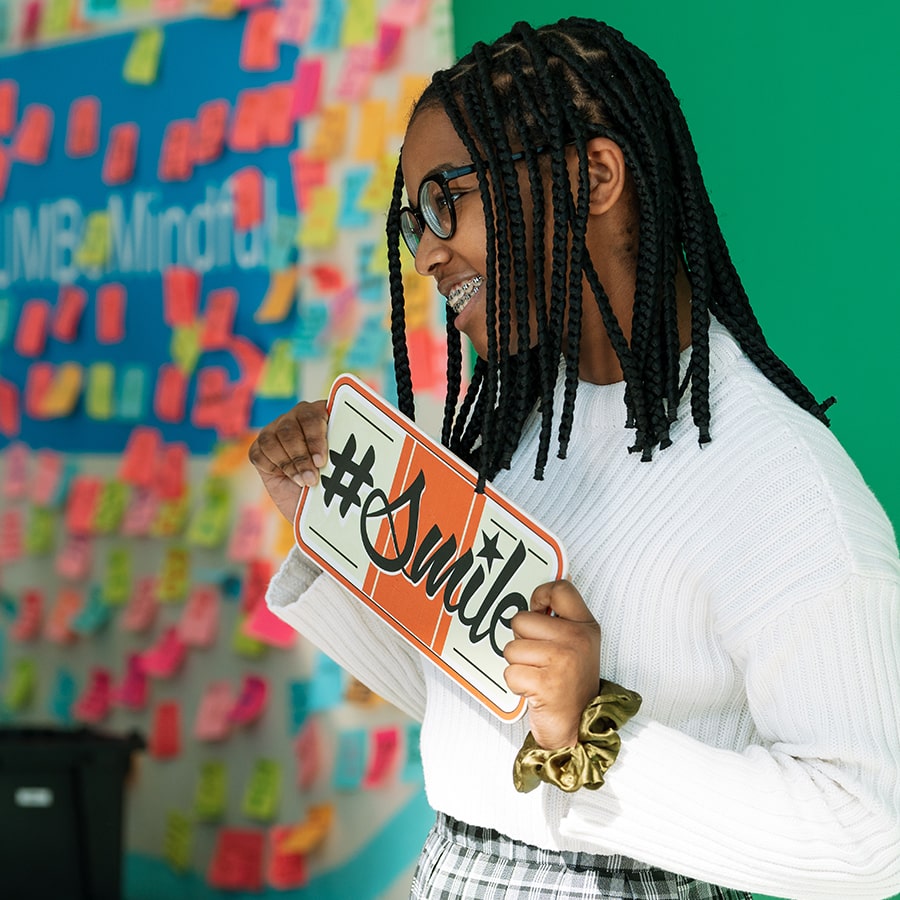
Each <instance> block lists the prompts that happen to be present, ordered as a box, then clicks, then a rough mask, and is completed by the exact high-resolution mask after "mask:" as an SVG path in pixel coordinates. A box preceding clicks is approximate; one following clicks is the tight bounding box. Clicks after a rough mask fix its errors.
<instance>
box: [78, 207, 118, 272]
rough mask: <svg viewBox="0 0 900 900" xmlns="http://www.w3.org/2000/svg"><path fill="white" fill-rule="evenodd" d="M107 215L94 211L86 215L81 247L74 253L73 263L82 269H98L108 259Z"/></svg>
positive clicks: (108, 233)
mask: <svg viewBox="0 0 900 900" xmlns="http://www.w3.org/2000/svg"><path fill="white" fill-rule="evenodd" d="M109 227H110V226H109V213H108V212H107V211H106V210H102V209H101V210H94V211H93V212H91V213H88V217H87V221H86V222H85V225H84V232H83V233H82V238H81V245H80V246H79V247H78V249H77V250H76V251H75V261H76V262H77V263H78V265H79V266H82V267H84V268H94V269H99V268H101V267H102V266H103V264H104V263H105V262H106V261H107V260H108V259H109V248H110V232H109Z"/></svg>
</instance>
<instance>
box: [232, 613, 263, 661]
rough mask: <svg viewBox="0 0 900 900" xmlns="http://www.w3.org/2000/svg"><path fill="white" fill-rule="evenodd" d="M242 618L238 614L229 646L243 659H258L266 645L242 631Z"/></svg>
mask: <svg viewBox="0 0 900 900" xmlns="http://www.w3.org/2000/svg"><path fill="white" fill-rule="evenodd" d="M244 618H245V617H242V616H238V619H237V624H236V626H235V629H234V632H233V634H232V636H231V648H232V650H234V652H235V653H237V655H238V656H243V657H244V658H245V659H259V658H260V657H261V656H263V655H264V654H265V652H266V645H265V644H264V643H263V642H262V641H258V640H257V639H256V638H254V637H250V635H249V634H245V633H244Z"/></svg>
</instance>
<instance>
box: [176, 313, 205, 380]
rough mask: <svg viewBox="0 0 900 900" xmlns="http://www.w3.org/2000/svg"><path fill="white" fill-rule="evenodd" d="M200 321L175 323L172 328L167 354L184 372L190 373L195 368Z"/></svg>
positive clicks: (198, 356) (198, 347) (198, 349)
mask: <svg viewBox="0 0 900 900" xmlns="http://www.w3.org/2000/svg"><path fill="white" fill-rule="evenodd" d="M202 327H203V325H202V323H201V322H196V323H194V324H191V325H176V326H175V327H174V328H173V329H172V340H171V341H170V343H169V354H170V355H171V357H172V361H173V362H174V363H175V365H176V366H178V368H179V369H180V370H181V371H182V372H183V373H184V374H185V375H190V374H191V372H193V371H194V369H196V368H197V360H198V359H199V358H200V350H201V348H200V337H201V333H202Z"/></svg>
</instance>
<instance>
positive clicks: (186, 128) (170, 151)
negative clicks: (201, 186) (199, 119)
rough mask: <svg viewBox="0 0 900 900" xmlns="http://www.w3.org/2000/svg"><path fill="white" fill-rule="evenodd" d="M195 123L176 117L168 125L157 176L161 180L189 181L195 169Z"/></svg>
mask: <svg viewBox="0 0 900 900" xmlns="http://www.w3.org/2000/svg"><path fill="white" fill-rule="evenodd" d="M193 132H194V123H193V122H192V121H190V120H189V119H175V120H173V121H171V122H169V124H168V125H167V126H166V131H165V134H164V135H163V141H162V147H161V148H160V153H159V165H158V169H157V176H158V177H159V180H160V181H187V180H188V179H189V178H190V177H191V175H192V174H193V171H194V155H193V147H192V136H193Z"/></svg>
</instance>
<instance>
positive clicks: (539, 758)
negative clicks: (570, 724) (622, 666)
mask: <svg viewBox="0 0 900 900" xmlns="http://www.w3.org/2000/svg"><path fill="white" fill-rule="evenodd" d="M640 706H641V697H640V694H636V693H635V692H634V691H629V690H627V689H626V688H623V687H620V686H619V685H618V684H613V683H612V682H611V681H605V682H603V683H602V685H601V688H600V693H599V694H598V695H597V696H596V697H595V698H594V699H593V700H591V702H590V703H589V704H588V705H587V706H586V707H585V710H584V712H583V713H582V714H581V723H580V724H579V726H578V743H577V744H576V745H575V746H574V747H564V748H563V749H561V750H545V749H544V748H543V747H539V746H538V744H537V741H535V739H534V736H533V735H532V733H531V732H530V731H529V732H528V736H527V737H526V738H525V743H524V744H522V749H521V750H520V751H519V752H518V754H517V755H516V760H515V762H514V763H513V784H514V785H515V788H516V790H517V791H519V792H520V793H522V794H527V793H528V792H529V791H533V790H534V789H535V788H536V787H537V786H538V785H539V784H540V783H541V782H542V781H546V782H547V783H548V784H555V785H556V786H557V787H558V788H559V789H560V790H561V791H568V792H571V791H577V790H578V789H579V788H583V787H585V788H588V789H589V790H592V791H595V790H597V788H598V787H600V786H601V785H602V784H603V776H604V775H605V774H606V772H607V771H608V770H609V767H610V766H611V765H612V764H613V763H614V762H615V761H616V757H617V756H618V755H619V747H620V746H621V743H622V740H621V738H620V737H619V735H618V734H617V733H616V732H617V729H618V728H619V727H621V726H622V725H624V724H625V723H626V722H627V721H628V720H629V719H630V718H631V717H632V716H633V715H634V714H635V713H636V712H637V711H638V709H640Z"/></svg>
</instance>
